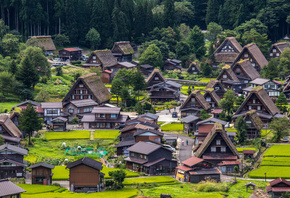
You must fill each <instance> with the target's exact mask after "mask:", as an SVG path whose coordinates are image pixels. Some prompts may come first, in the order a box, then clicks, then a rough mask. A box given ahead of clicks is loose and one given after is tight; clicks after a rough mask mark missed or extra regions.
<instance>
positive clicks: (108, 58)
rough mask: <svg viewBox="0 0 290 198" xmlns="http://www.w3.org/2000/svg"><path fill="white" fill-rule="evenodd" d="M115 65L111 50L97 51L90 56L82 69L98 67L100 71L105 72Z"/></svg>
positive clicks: (115, 60)
mask: <svg viewBox="0 0 290 198" xmlns="http://www.w3.org/2000/svg"><path fill="white" fill-rule="evenodd" d="M117 64H118V62H117V59H116V58H115V57H114V56H113V54H112V52H111V50H97V51H94V52H92V53H91V54H90V56H89V58H88V60H87V61H86V63H85V64H83V66H82V67H83V68H86V69H89V68H91V67H99V68H101V70H105V69H108V68H109V67H112V66H115V65H117ZM108 70H109V69H108ZM112 72H113V71H112Z"/></svg>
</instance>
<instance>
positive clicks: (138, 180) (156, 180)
mask: <svg viewBox="0 0 290 198" xmlns="http://www.w3.org/2000/svg"><path fill="white" fill-rule="evenodd" d="M145 182H146V183H147V184H149V183H158V184H172V183H178V182H177V181H176V180H175V179H173V178H172V177H169V176H158V177H141V178H133V179H125V181H124V182H123V184H124V185H133V184H137V183H140V184H142V183H145Z"/></svg>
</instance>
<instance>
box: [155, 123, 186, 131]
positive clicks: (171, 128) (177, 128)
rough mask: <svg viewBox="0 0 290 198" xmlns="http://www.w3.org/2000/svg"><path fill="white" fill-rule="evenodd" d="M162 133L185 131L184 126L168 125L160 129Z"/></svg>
mask: <svg viewBox="0 0 290 198" xmlns="http://www.w3.org/2000/svg"><path fill="white" fill-rule="evenodd" d="M160 129H162V131H183V124H166V125H163V126H162V127H160Z"/></svg>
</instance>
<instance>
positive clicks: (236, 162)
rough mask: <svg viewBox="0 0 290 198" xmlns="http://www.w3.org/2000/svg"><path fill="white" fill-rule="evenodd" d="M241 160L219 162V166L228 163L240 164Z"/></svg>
mask: <svg viewBox="0 0 290 198" xmlns="http://www.w3.org/2000/svg"><path fill="white" fill-rule="evenodd" d="M239 164H240V162H239V161H222V162H221V163H218V166H227V165H239Z"/></svg>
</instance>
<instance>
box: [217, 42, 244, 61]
mask: <svg viewBox="0 0 290 198" xmlns="http://www.w3.org/2000/svg"><path fill="white" fill-rule="evenodd" d="M226 45H228V46H231V47H232V50H234V51H227V52H221V51H222V48H223V47H225V46H226ZM241 51H242V46H241V45H240V44H239V42H238V41H237V40H236V38H235V37H228V38H226V39H225V40H224V42H223V43H222V44H221V45H220V46H219V47H218V48H217V49H216V50H215V52H214V55H215V61H216V62H217V63H233V62H234V61H235V59H236V58H237V56H238V54H239V53H240V52H241Z"/></svg>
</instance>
